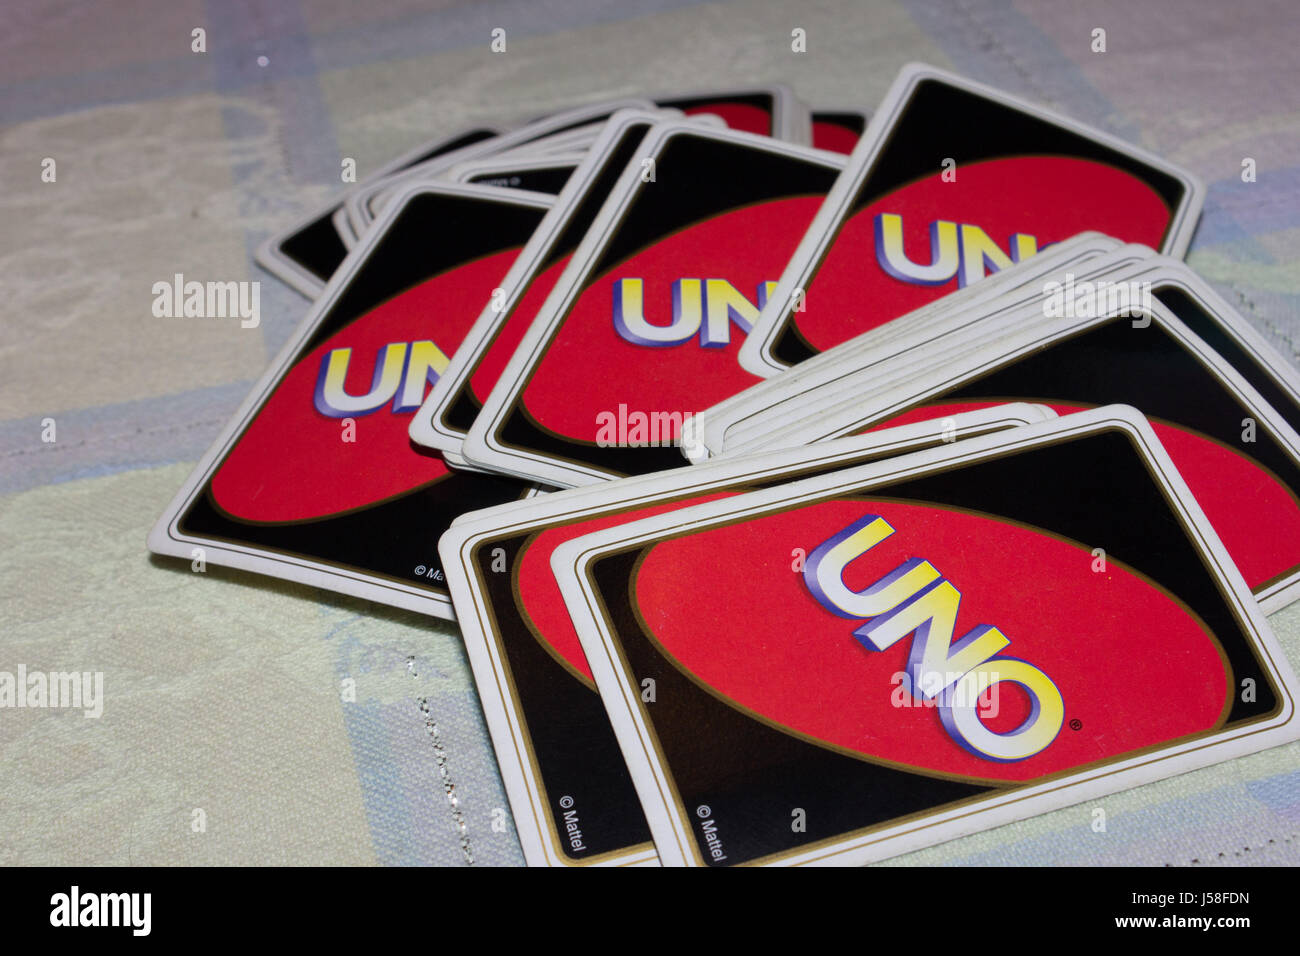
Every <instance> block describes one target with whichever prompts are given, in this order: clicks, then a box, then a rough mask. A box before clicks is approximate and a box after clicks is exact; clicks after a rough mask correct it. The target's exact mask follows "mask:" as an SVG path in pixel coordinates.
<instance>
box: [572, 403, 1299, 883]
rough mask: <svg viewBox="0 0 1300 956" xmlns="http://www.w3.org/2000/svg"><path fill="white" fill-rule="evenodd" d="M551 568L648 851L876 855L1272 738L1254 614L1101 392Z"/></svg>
mask: <svg viewBox="0 0 1300 956" xmlns="http://www.w3.org/2000/svg"><path fill="white" fill-rule="evenodd" d="M551 565H552V570H553V571H554V573H555V575H556V577H557V580H558V581H559V584H560V587H561V591H562V594H563V597H564V600H565V604H566V606H567V607H568V609H569V612H570V614H571V615H572V619H573V622H574V625H575V626H576V628H577V631H578V636H579V640H580V642H581V645H582V649H583V651H584V653H585V656H586V659H587V661H588V664H589V667H590V668H591V672H592V675H593V677H594V680H595V683H596V686H597V688H598V689H599V691H600V695H601V699H602V700H603V702H604V704H605V707H606V710H607V712H608V714H609V717H610V720H611V722H612V723H613V726H614V731H615V733H616V735H617V737H618V742H619V746H620V748H621V750H622V753H623V756H624V759H625V760H626V762H627V764H628V768H629V770H630V772H631V774H632V779H633V783H634V785H635V787H636V790H637V794H638V796H639V798H640V800H641V805H642V807H643V809H644V810H645V813H646V818H647V821H648V823H649V825H650V830H651V833H652V835H653V837H654V842H655V847H656V849H657V851H658V854H659V856H660V859H661V861H662V862H663V863H664V864H665V865H704V866H736V865H755V864H769V865H798V864H812V863H835V864H853V863H862V862H867V861H871V860H877V859H882V858H885V857H888V856H892V855H895V854H898V853H903V852H906V851H909V850H914V849H917V848H919V847H922V846H927V845H931V844H934V843H939V842H942V841H944V840H948V839H952V838H954V837H957V836H961V835H965V834H968V833H972V832H975V831H977V830H982V829H987V828H989V827H993V826H998V825H1001V824H1005V823H1008V822H1011V821H1013V820H1018V819H1023V818H1026V817H1029V816H1033V815H1035V814H1038V813H1043V812H1046V811H1048V810H1052V809H1056V808H1059V807H1063V806H1068V805H1071V804H1075V803H1079V802H1081V801H1085V800H1092V799H1097V798H1099V797H1102V796H1104V795H1106V794H1110V793H1114V792H1116V791H1119V790H1122V789H1125V788H1128V787H1133V786H1137V785H1139V784H1143V783H1147V782H1150V781H1152V780H1156V779H1160V778H1164V777H1169V776H1172V775H1174V774H1178V773H1183V772H1186V771H1189V770H1193V769H1196V768H1199V767H1204V766H1207V765H1209V764H1213V763H1216V762H1219V761H1222V760H1226V759H1228V758H1231V757H1236V756H1239V755H1241V754H1246V753H1252V752H1255V751H1258V750H1262V749H1264V748H1266V747H1272V746H1276V745H1278V744H1282V743H1285V742H1288V741H1291V740H1294V739H1296V738H1297V736H1300V733H1298V732H1297V721H1296V718H1295V704H1294V695H1295V679H1294V677H1293V675H1292V674H1291V672H1290V669H1289V668H1288V666H1287V663H1286V659H1285V657H1284V655H1283V654H1282V652H1281V650H1280V649H1279V647H1278V645H1277V643H1276V641H1275V639H1274V638H1273V636H1272V634H1271V632H1270V631H1269V628H1268V624H1267V623H1266V621H1265V620H1264V618H1263V615H1262V613H1261V612H1260V610H1259V608H1258V606H1257V605H1256V604H1255V602H1254V600H1253V599H1252V597H1251V594H1250V591H1249V589H1248V588H1247V587H1246V584H1245V582H1244V581H1243V580H1242V578H1241V575H1240V574H1239V573H1238V572H1237V570H1236V568H1235V567H1234V565H1233V562H1232V561H1231V560H1230V559H1229V557H1228V555H1227V553H1226V552H1225V550H1224V548H1223V545H1222V544H1221V543H1220V541H1219V539H1218V537H1217V536H1216V535H1215V533H1214V530H1213V529H1212V528H1211V527H1210V524H1209V522H1208V521H1206V519H1205V515H1204V514H1203V513H1202V511H1201V509H1200V507H1199V506H1198V505H1197V502H1196V499H1195V498H1194V497H1193V496H1192V493H1191V491H1190V490H1189V489H1188V487H1187V485H1186V484H1185V483H1184V482H1183V480H1182V479H1181V477H1180V476H1179V474H1178V472H1177V470H1176V469H1175V468H1174V466H1173V463H1172V462H1171V461H1170V458H1169V456H1168V455H1167V454H1166V453H1165V450H1164V449H1163V448H1162V447H1161V444H1160V442H1159V440H1158V439H1157V438H1156V435H1155V432H1154V431H1153V430H1152V429H1151V428H1150V427H1149V426H1148V425H1147V423H1146V421H1145V420H1144V419H1143V418H1142V416H1141V415H1140V414H1138V413H1137V412H1135V411H1134V410H1133V409H1130V408H1126V407H1123V406H1107V407H1102V408H1098V409H1094V410H1090V411H1087V412H1082V413H1080V414H1077V415H1070V416H1065V417H1062V418H1058V419H1054V420H1051V421H1047V422H1043V423H1040V424H1032V425H1026V426H1024V427H1021V428H1016V429H1011V430H1009V431H1003V432H996V433H993V434H990V435H985V436H981V437H976V438H971V439H969V440H967V441H958V442H956V443H953V444H950V445H940V446H938V447H935V448H932V449H929V450H925V451H920V452H917V453H915V454H911V455H905V456H902V457H895V458H889V459H885V460H883V461H879V462H875V463H871V464H867V465H863V466H860V467H857V468H849V469H844V470H840V471H836V472H833V473H831V474H828V475H821V476H818V477H814V478H809V479H805V480H802V481H797V482H793V483H788V484H782V485H777V486H775V487H770V488H767V489H764V490H759V491H754V492H751V493H748V494H743V495H737V496H732V497H727V498H723V499H721V500H715V501H712V502H709V503H704V504H700V505H696V506H693V507H689V508H685V509H683V510H679V511H672V512H668V513H665V514H660V515H655V516H652V517H649V518H645V519H642V520H640V521H636V522H632V523H628V524H620V525H617V526H615V527H613V528H609V529H606V530H603V531H598V532H595V533H593V534H590V535H585V536H583V537H581V538H577V539H574V540H571V541H569V542H567V543H565V544H562V545H560V546H559V547H558V548H557V549H556V550H555V554H554V556H553V558H552V561H551ZM684 595H695V596H697V599H696V600H684V599H683V596H684ZM1242 688H1249V692H1248V693H1246V692H1243V690H1242Z"/></svg>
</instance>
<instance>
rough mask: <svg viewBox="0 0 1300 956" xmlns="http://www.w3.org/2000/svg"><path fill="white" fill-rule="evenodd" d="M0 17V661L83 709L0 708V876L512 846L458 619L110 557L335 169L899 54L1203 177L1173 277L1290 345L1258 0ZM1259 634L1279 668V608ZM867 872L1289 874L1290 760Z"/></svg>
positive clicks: (822, 102)
mask: <svg viewBox="0 0 1300 956" xmlns="http://www.w3.org/2000/svg"><path fill="white" fill-rule="evenodd" d="M6 21H7V22H6V26H5V29H4V30H3V31H0V88H2V92H0V177H2V179H0V185H2V186H3V188H2V189H0V217H2V218H3V221H4V223H5V224H6V228H5V229H4V230H2V231H0V288H2V289H3V296H2V297H0V316H2V320H0V542H2V543H3V546H2V547H0V579H2V580H3V590H2V591H0V609H2V614H0V620H2V621H3V640H2V641H0V670H6V671H11V672H12V671H14V670H15V669H16V668H17V666H18V665H19V664H23V665H25V666H26V667H27V668H28V669H29V670H37V669H43V670H79V671H102V672H103V674H104V710H103V715H102V717H100V718H99V719H97V720H95V719H86V718H84V717H83V716H82V715H81V714H80V713H79V712H69V711H60V710H12V709H10V710H3V711H0V794H2V798H0V834H2V836H0V863H4V864H51V863H66V864H132V863H135V864H140V863H175V864H220V863H290V864H298V863H302V864H310V863H346V864H368V863H380V864H427V863H436V864H444V865H470V864H473V865H485V864H517V863H520V862H522V855H521V853H520V851H519V847H518V844H517V842H516V840H515V837H514V834H513V831H512V830H511V829H510V827H509V826H507V827H506V828H505V829H504V831H501V830H499V829H494V827H493V823H494V820H499V819H501V815H500V814H499V813H497V812H496V811H499V810H501V809H503V808H507V806H508V805H507V802H506V800H505V797H504V794H503V790H502V786H501V782H500V778H499V776H498V773H497V770H496V764H495V760H494V757H493V753H492V748H491V744H490V742H489V740H488V738H487V735H486V731H485V728H484V724H483V718H482V714H481V711H480V709H479V706H478V701H477V697H476V695H475V692H474V685H473V680H472V677H471V675H470V672H469V668H468V664H467V661H466V658H465V653H464V650H463V648H462V646H461V644H460V641H459V639H458V636H457V631H456V628H455V626H454V625H449V624H446V623H441V622H436V621H430V620H427V619H423V618H421V617H419V616H417V615H414V614H409V613H405V612H401V611H395V610H390V609H387V608H384V607H381V606H377V605H373V604H369V603H367V602H364V601H359V600H352V599H348V598H343V597H339V596H337V595H334V594H331V593H328V592H324V591H318V590H315V589H312V588H307V587H300V586H296V585H290V584H284V583H280V582H276V581H271V580H267V579H263V578H260V577H257V576H255V575H249V574H243V573H236V572H230V571H224V570H221V569H218V568H214V567H209V568H208V569H207V571H206V572H204V573H194V572H193V571H192V570H191V569H190V566H189V565H187V564H186V563H184V562H173V561H162V560H154V559H151V558H150V557H149V556H148V555H147V554H146V551H145V548H144V538H145V534H146V532H147V530H148V528H149V527H150V525H151V524H152V523H153V522H154V520H155V519H156V518H157V516H158V515H159V514H160V513H161V512H162V510H163V509H164V507H166V505H167V503H168V502H169V501H170V499H171V497H172V495H173V494H174V493H175V492H176V490H177V489H178V488H179V487H180V486H181V484H182V482H183V481H184V480H185V478H186V476H187V474H188V473H189V470H190V468H191V467H192V466H193V464H194V462H195V461H196V460H197V459H198V457H199V456H200V455H201V454H202V452H203V451H204V450H205V449H206V448H207V446H208V445H209V443H210V442H211V441H212V440H213V438H214V437H215V436H216V434H217V433H218V431H219V430H220V428H221V426H222V425H223V423H224V422H225V421H226V419H227V417H228V416H229V415H230V414H231V412H233V410H234V409H235V407H236V406H237V405H238V403H239V402H240V401H241V400H242V398H243V396H244V395H245V394H246V392H247V390H248V388H249V387H250V385H251V384H252V382H253V380H254V379H255V378H256V377H257V376H258V375H259V374H260V373H261V371H262V369H263V368H264V366H265V364H266V362H267V361H268V359H269V358H270V357H271V356H272V355H274V353H275V352H276V351H277V350H278V349H279V348H280V346H281V345H282V344H283V343H284V341H285V340H286V338H287V337H288V335H289V334H290V332H291V330H292V329H293V328H294V326H295V324H296V323H297V322H298V320H299V319H300V318H301V317H302V315H303V313H304V312H305V309H306V303H305V300H303V299H302V298H301V297H300V296H298V295H297V294H296V293H294V292H293V291H291V290H290V289H288V288H287V287H285V286H283V285H281V284H280V283H279V282H278V281H276V280H275V279H274V278H272V277H270V276H269V275H267V274H266V273H264V272H262V271H261V270H260V269H259V268H258V267H257V266H256V265H255V264H254V263H253V258H252V253H253V250H254V249H255V248H256V247H257V245H258V243H259V242H261V241H262V240H263V239H264V238H265V237H266V236H267V235H269V234H271V233H272V232H273V231H275V230H277V229H279V228H282V227H283V226H285V225H287V224H288V223H289V222H291V221H292V220H294V219H295V218H296V217H297V216H298V215H300V214H302V213H303V212H304V211H306V210H308V209H309V208H312V207H313V206H314V205H315V204H317V203H318V202H320V201H321V200H323V199H325V198H326V197H328V196H330V195H332V194H333V193H334V192H335V191H336V190H338V189H339V188H340V187H339V171H340V163H341V161H342V160H343V159H344V158H345V157H351V158H353V159H355V160H356V162H357V167H358V170H359V171H360V173H361V174H362V175H364V174H365V172H366V170H367V169H373V168H375V167H376V166H378V165H379V164H380V163H382V162H383V161H384V160H386V159H388V158H390V157H392V156H395V155H397V154H398V153H399V152H401V151H403V150H405V149H407V148H409V147H411V146H413V145H415V144H416V143H418V142H421V141H423V140H426V139H429V138H431V137H433V136H434V135H436V134H438V133H439V132H445V131H449V130H451V129H453V128H456V127H458V126H461V125H463V124H465V123H469V122H473V121H501V122H508V121H513V120H519V119H521V118H525V117H530V116H535V115H538V114H541V113H544V112H546V111H548V110H554V109H558V108H562V107H566V106H570V105H573V104H576V103H580V102H590V101H594V100H598V99H604V98H608V97H612V96H619V95H634V94H637V93H641V92H647V91H669V90H686V89H696V88H708V87H716V88H722V87H728V86H736V85H743V84H747V83H754V82H774V81H780V82H787V83H790V84H791V85H792V86H793V87H794V89H795V91H796V93H797V94H798V95H799V96H800V97H801V98H802V99H804V100H805V101H806V102H808V103H810V104H812V105H814V106H825V107H834V106H860V107H865V108H867V109H873V108H874V107H875V105H876V104H877V103H878V102H879V100H880V98H881V96H882V95H883V93H884V92H885V89H886V88H887V86H888V85H889V83H890V81H891V80H892V78H893V76H894V75H895V73H896V72H897V71H898V69H899V67H900V66H902V65H903V64H904V63H905V62H907V61H909V60H922V61H926V62H929V63H932V64H935V65H937V66H941V67H946V68H950V69H954V70H956V71H958V72H961V73H964V74H966V75H969V76H971V77H973V78H975V79H977V80H981V81H984V82H988V83H991V84H994V85H996V86H998V87H1001V88H1003V89H1005V90H1007V91H1009V92H1011V93H1014V94H1018V95H1021V96H1024V97H1027V98H1030V99H1032V100H1035V101H1038V102H1040V103H1043V104H1046V105H1048V106H1050V107H1053V108H1056V109H1058V110H1060V111H1062V112H1064V113H1066V114H1068V115H1070V116H1072V117H1075V118H1077V119H1079V120H1081V121H1083V122H1085V123H1089V124H1092V125H1095V126H1098V127H1100V128H1102V129H1104V130H1108V131H1111V132H1114V133H1116V134H1118V135H1120V136H1122V137H1125V138H1126V139H1128V140H1130V141H1131V142H1133V143H1136V144H1140V145H1141V146H1144V147H1146V148H1148V149H1150V150H1153V151H1154V152H1156V153H1158V154H1160V155H1162V156H1165V157H1167V158H1168V159H1170V160H1172V161H1175V162H1177V163H1180V164H1182V165H1184V166H1186V167H1188V168H1190V169H1191V170H1193V171H1194V172H1196V173H1197V174H1199V175H1200V176H1201V177H1202V178H1203V179H1204V180H1205V182H1206V183H1207V185H1208V189H1209V191H1208V201H1207V203H1206V207H1205V212H1204V215H1203V217H1202V219H1201V223H1200V227H1199V230H1198V231H1197V233H1196V237H1195V239H1194V241H1193V244H1192V247H1191V251H1190V254H1189V256H1188V261H1189V263H1190V264H1191V266H1192V267H1193V268H1195V269H1196V270H1197V271H1198V272H1200V273H1201V274H1202V275H1203V276H1204V277H1205V278H1206V279H1207V280H1209V281H1210V282H1211V283H1212V284H1213V285H1214V286H1215V288H1216V289H1217V290H1218V291H1219V292H1220V293H1221V294H1222V295H1223V296H1224V297H1225V298H1227V299H1228V300H1229V301H1231V302H1233V303H1235V304H1236V305H1237V307H1238V308H1239V309H1240V310H1241V312H1242V314H1243V315H1245V316H1246V317H1247V319H1249V320H1250V321H1251V322H1252V323H1253V324H1254V325H1255V326H1256V327H1257V328H1258V329H1259V330H1260V331H1261V332H1262V333H1263V334H1264V335H1265V336H1266V337H1267V338H1268V339H1269V340H1270V341H1271V342H1272V343H1273V344H1274V345H1275V346H1276V347H1277V348H1278V349H1279V350H1280V351H1281V352H1282V353H1283V354H1284V355H1286V356H1288V357H1289V358H1290V359H1291V360H1292V361H1296V362H1300V346H1298V343H1300V310H1298V309H1297V306H1298V305H1300V202H1298V201H1297V199H1298V192H1300V186H1297V182H1300V177H1298V176H1297V169H1296V166H1295V157H1296V156H1297V155H1300V61H1297V59H1296V57H1295V54H1294V51H1295V49H1296V48H1297V47H1300V17H1297V15H1296V12H1295V8H1294V5H1293V4H1292V3H1291V2H1289V0H1240V2H1236V3H1233V4H1231V5H1226V6H1225V5H1223V4H1219V3H1215V2H1195V3H1189V2H1182V0H1153V2H1144V3H1142V4H1133V3H1131V2H1125V0H1102V2H1098V3H1087V4H1080V3H1076V2H1071V0H1050V2H1049V0H979V2H976V0H958V2H956V3H946V2H945V3H933V4H930V3H925V2H922V0H872V2H869V3H868V2H855V0H818V2H807V3H798V4H795V3H790V2H785V3H779V2H770V0H753V2H739V0H738V2H716V3H700V2H690V0H621V2H614V0H596V2H587V3H579V2H568V0H530V2H525V0H491V2H476V3H471V2H459V0H434V2H425V3H418V2H415V0H395V2H372V3H364V4H358V3H353V2H346V0H275V2H272V0H265V2H255V0H210V2H208V3H200V2H195V0H122V2H115V3H108V4H106V3H94V2H90V0H68V2H64V3H59V4H50V3H47V2H44V0H14V2H11V3H8V4H6ZM200 27H201V28H203V29H204V30H206V43H207V49H206V52H205V53H195V52H193V51H192V50H191V42H192V31H193V30H194V29H195V28H200ZM497 27H500V28H503V29H504V30H505V31H506V36H507V49H506V52H505V53H500V54H497V53H493V52H491V50H490V48H489V43H490V39H491V31H492V30H493V29H494V28H497ZM795 28H802V29H803V30H805V31H806V36H807V52H806V53H794V52H792V50H791V42H790V39H791V31H792V30H793V29H795ZM1096 28H1102V29H1104V30H1106V35H1107V50H1106V52H1105V53H1094V52H1093V51H1092V49H1091V45H1092V34H1093V30H1094V29H1096ZM1247 158H1250V159H1253V160H1254V161H1255V164H1256V166H1257V181H1255V182H1253V183H1246V182H1243V180H1242V176H1241V172H1242V164H1243V161H1244V160H1245V159H1247ZM46 159H53V160H54V161H55V164H56V165H55V169H56V170H57V175H56V177H55V181H54V182H45V181H43V179H42V175H41V173H42V170H43V168H44V160H46ZM176 273H182V274H184V275H185V276H186V277H187V278H196V279H199V280H209V279H211V280H221V281H226V280H260V281H261V311H262V320H261V324H260V326H259V327H257V328H256V329H244V328H241V327H240V326H239V323H238V321H235V320H195V319H171V318H156V317H154V315H153V314H152V313H151V302H152V299H153V295H152V292H151V287H152V285H153V283H155V282H159V281H170V280H171V279H172V277H173V276H174V275H175V274H176ZM50 420H52V421H53V425H54V427H55V429H56V437H55V441H53V442H47V441H42V435H43V432H44V431H45V430H46V429H47V428H48V427H49V422H50ZM1261 533H1267V529H1263V530H1262V531H1261ZM1271 621H1272V624H1273V626H1274V628H1275V629H1276V631H1277V633H1278V635H1279V638H1280V640H1281V642H1282V644H1283V646H1284V648H1285V650H1286V652H1287V654H1288V656H1289V657H1290V659H1291V662H1292V665H1293V666H1298V667H1300V605H1296V606H1293V607H1292V608H1290V609H1288V610H1286V611H1283V612H1282V613H1280V614H1277V615H1274V616H1273V618H1272V619H1271ZM345 680H351V681H354V682H355V697H356V699H355V701H348V700H344V699H343V697H344V695H343V694H342V693H341V692H340V687H341V686H342V682H344V681H345ZM1153 706H1155V704H1153ZM1098 808H1101V809H1103V810H1104V811H1105V815H1106V828H1105V831H1104V832H1097V831H1096V830H1095V828H1094V827H1093V823H1094V821H1095V820H1096V819H1097V817H1096V815H1095V814H1094V810H1096V809H1098ZM891 862H892V863H895V864H957V863H985V864H1119V863H1132V864H1156V865H1159V864H1174V865H1215V864H1241V863H1273V864H1282V863H1292V864H1294V863H1300V745H1297V744H1292V745H1290V746H1286V747H1281V748H1276V749H1273V750H1270V751H1267V752H1265V753H1261V754H1257V755H1255V756H1252V757H1247V758H1244V759H1239V760H1234V761H1231V762H1228V763H1224V764H1221V765H1218V766H1215V767H1212V768H1209V769H1206V770H1201V771H1198V772H1195V773H1191V774H1186V775H1183V776H1179V777H1176V778H1173V779H1170V780H1166V781H1164V782H1161V783H1157V784H1153V785H1150V786H1146V787H1142V788H1140V789H1137V790H1131V791H1128V792H1125V793H1120V794H1117V795H1115V796H1111V797H1107V798H1106V799H1105V800H1102V801H1099V802H1096V803H1093V804H1089V805H1085V806H1077V807H1072V808H1066V809H1062V810H1058V811H1056V812H1053V813H1050V814H1046V815H1043V816H1039V817H1036V818H1034V819H1031V820H1027V821H1024V822H1021V823H1017V824H1014V825H1011V826H1004V827H1000V828H997V829H994V830H991V831H988V832H985V833H981V834H978V835H975V836H971V837H968V838H965V839H961V840H955V841H952V842H949V843H945V844H943V845H941V846H937V847H934V848H931V849H928V850H925V851H922V852H919V853H913V854H910V855H908V856H904V857H900V858H898V859H896V860H894V861H891Z"/></svg>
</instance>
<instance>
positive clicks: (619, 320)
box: [614, 279, 776, 349]
mask: <svg viewBox="0 0 1300 956" xmlns="http://www.w3.org/2000/svg"><path fill="white" fill-rule="evenodd" d="M644 287H645V283H644V281H643V280H641V279H618V280H616V281H615V282H614V330H615V331H616V332H618V334H619V336H620V337H622V338H623V339H624V340H626V341H628V342H631V343H632V344H633V345H644V346H647V347H649V348H664V347H666V346H671V345H681V344H683V343H684V342H688V341H690V340H691V339H692V338H694V337H695V336H696V335H697V334H698V335H699V337H700V347H701V348H706V349H720V348H724V347H725V346H727V345H728V344H729V343H730V342H731V326H732V323H735V325H736V327H737V328H739V329H740V331H741V332H743V333H744V334H746V335H748V334H749V333H750V331H751V330H752V329H753V328H754V323H755V322H757V321H758V314H759V312H761V311H762V310H763V306H765V305H766V304H767V298H768V296H770V295H771V294H772V290H773V289H775V288H776V283H775V282H772V281H766V282H760V283H759V285H758V295H757V296H756V298H757V301H756V302H751V301H750V300H749V299H747V298H746V297H745V295H744V294H743V293H742V292H740V291H739V290H737V289H736V287H735V286H734V285H732V284H731V283H730V282H728V281H727V280H726V279H678V280H677V281H676V282H674V283H673V285H672V296H673V311H672V315H673V320H672V322H671V323H670V324H669V325H652V324H651V323H649V322H647V321H646V317H645V293H644Z"/></svg>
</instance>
